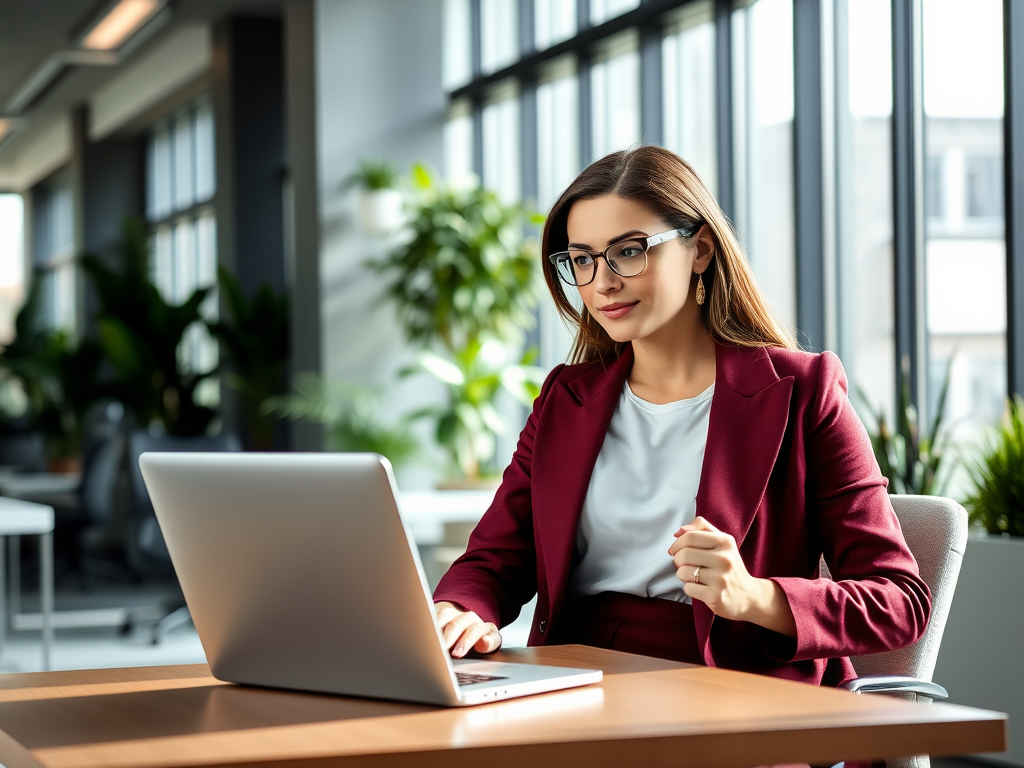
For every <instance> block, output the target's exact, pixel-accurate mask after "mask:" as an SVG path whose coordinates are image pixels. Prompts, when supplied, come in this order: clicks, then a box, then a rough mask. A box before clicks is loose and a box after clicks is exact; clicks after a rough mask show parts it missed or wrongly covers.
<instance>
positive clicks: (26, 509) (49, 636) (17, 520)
mask: <svg viewBox="0 0 1024 768" xmlns="http://www.w3.org/2000/svg"><path fill="white" fill-rule="evenodd" d="M53 520H54V515H53V507H49V506H47V505H45V504H36V503H35V502H31V501H23V500H21V499H8V498H3V497H0V538H2V537H4V536H12V537H14V536H25V535H38V536H39V592H40V603H41V605H40V608H41V612H42V632H43V669H44V670H47V669H49V668H50V652H51V650H52V647H53ZM12 540H13V541H17V540H16V539H12ZM3 555H4V547H3V546H2V543H0V647H2V643H3V640H4V639H5V638H4V635H5V633H6V629H7V605H6V604H5V603H6V596H7V587H6V583H5V579H6V570H7V569H6V567H5V566H6V564H5V563H4V557H3Z"/></svg>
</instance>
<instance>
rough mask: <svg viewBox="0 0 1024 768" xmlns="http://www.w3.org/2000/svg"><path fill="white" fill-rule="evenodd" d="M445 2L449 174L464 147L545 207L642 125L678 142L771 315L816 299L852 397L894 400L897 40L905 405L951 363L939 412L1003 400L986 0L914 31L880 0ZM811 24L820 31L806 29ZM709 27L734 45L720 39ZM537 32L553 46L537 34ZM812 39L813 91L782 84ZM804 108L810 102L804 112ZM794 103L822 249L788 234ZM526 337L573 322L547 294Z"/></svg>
mask: <svg viewBox="0 0 1024 768" xmlns="http://www.w3.org/2000/svg"><path fill="white" fill-rule="evenodd" d="M447 2H448V7H449V9H450V13H451V14H452V16H451V18H450V19H449V20H448V22H447V27H448V28H449V29H454V28H455V27H456V26H459V25H461V26H459V28H460V29H463V30H468V32H467V35H468V39H467V38H463V39H461V40H459V41H458V43H457V45H456V48H457V49H458V50H457V51H455V52H453V53H451V54H450V55H449V54H447V53H446V55H449V58H452V57H454V58H453V59H452V60H456V59H457V60H458V61H461V62H463V64H462V68H461V70H460V71H461V73H462V75H461V77H460V78H454V79H452V78H449V79H447V80H446V82H449V83H451V84H452V85H451V90H452V91H455V90H459V94H458V95H459V98H458V100H455V101H453V102H452V109H451V117H450V121H449V124H448V128H447V133H446V147H447V148H448V152H449V156H448V160H447V165H448V167H449V172H450V173H452V172H453V169H462V171H460V173H464V172H465V169H466V168H469V167H474V169H475V170H476V171H477V173H479V174H481V175H482V177H483V181H484V183H485V184H486V185H488V186H491V187H494V188H496V189H498V190H499V192H500V193H501V194H502V195H503V196H504V197H506V198H507V199H512V198H514V197H517V196H524V195H526V196H529V197H532V196H533V194H534V191H535V192H536V196H537V206H538V207H539V208H541V209H546V208H548V207H550V205H551V203H552V202H553V201H554V200H555V199H556V198H557V196H558V194H559V193H560V192H561V191H562V190H563V189H564V188H565V186H566V185H567V184H568V183H569V182H570V181H571V180H572V178H573V177H574V175H575V174H576V173H578V172H579V171H580V170H581V169H582V167H583V166H585V165H586V164H588V163H589V162H592V161H593V160H594V159H596V158H599V157H601V156H603V155H605V154H607V153H608V152H611V151H615V150H618V149H623V148H627V147H630V146H635V145H637V144H639V143H642V142H644V141H655V140H656V141H657V142H658V143H661V144H663V145H664V146H666V147H668V148H669V149H671V150H673V151H675V152H676V153H678V154H679V155H681V156H682V157H684V158H685V159H687V160H688V161H689V162H690V163H691V165H693V166H694V168H695V169H696V170H697V172H698V173H699V174H700V175H701V176H702V178H703V179H704V180H705V182H706V183H707V185H708V187H709V188H710V189H711V190H712V191H713V192H714V193H715V194H716V195H718V196H719V197H720V199H722V200H723V201H724V202H725V204H726V205H727V206H728V210H727V213H728V214H729V215H730V217H731V218H732V220H733V223H734V226H735V227H736V230H737V232H738V234H739V237H740V240H741V242H742V243H743V245H744V247H745V249H746V251H747V254H748V257H749V259H750V262H751V264H752V266H753V269H754V272H755V274H756V275H757V277H758V280H759V282H760V284H761V285H762V287H763V288H764V290H765V292H766V294H767V296H768V298H769V300H770V301H771V303H772V305H773V306H774V308H775V309H776V311H777V313H778V314H779V316H780V319H781V320H782V321H783V323H785V324H786V325H788V326H789V327H791V328H793V329H794V330H795V331H796V332H797V337H798V339H799V340H802V341H804V342H805V343H806V341H807V336H803V337H801V335H800V332H801V326H800V320H799V318H798V309H797V308H798V299H799V302H800V303H799V306H800V307H802V308H803V309H801V310H800V311H801V312H805V313H806V312H807V311H808V310H807V309H806V307H812V308H813V307H815V306H821V307H823V309H822V310H812V311H815V312H818V313H819V314H823V315H824V316H823V317H819V318H817V322H818V323H819V324H818V325H817V326H814V323H813V322H810V323H809V325H808V327H809V328H810V327H817V328H824V330H825V334H826V339H827V343H828V344H829V345H830V346H832V347H834V348H835V349H836V350H837V351H838V352H839V353H840V355H841V357H842V359H843V361H844V364H845V366H846V368H847V372H848V376H849V380H850V385H851V397H852V399H853V401H854V403H855V404H856V405H857V407H858V408H864V407H867V406H870V407H871V409H872V410H873V411H876V412H877V410H879V409H882V410H883V411H885V412H887V413H889V414H890V415H891V414H892V409H893V407H894V405H895V400H896V391H897V386H898V379H899V375H898V370H899V368H900V367H901V366H900V362H899V361H898V360H897V359H896V358H897V333H896V327H897V317H898V315H897V306H896V300H895V295H896V291H897V288H898V287H899V286H897V281H896V277H895V273H896V267H897V264H904V263H906V262H905V260H903V259H904V257H902V256H898V253H897V250H898V249H897V241H896V239H895V236H894V235H895V232H896V227H895V224H894V222H895V220H896V218H895V217H896V215H897V214H896V211H895V201H894V198H893V185H894V183H895V179H896V165H895V164H894V162H893V157H894V154H899V153H901V152H902V153H905V152H907V151H909V150H908V149H907V148H906V147H905V146H904V145H903V144H902V143H901V144H900V145H899V146H894V144H893V131H894V128H895V126H894V121H893V115H894V101H893V99H894V95H893V94H894V85H893V82H894V81H893V78H894V70H893V64H892V62H893V60H894V56H897V49H899V48H900V47H901V46H903V48H904V49H906V46H907V45H910V47H911V49H912V50H911V53H910V56H911V58H913V59H914V60H915V61H917V62H918V63H919V65H920V68H921V72H922V83H923V105H924V113H923V114H922V115H920V120H921V121H922V130H920V131H919V133H917V134H914V135H915V136H916V138H915V139H913V141H914V142H916V144H915V145H914V150H915V151H919V152H920V156H921V158H922V161H923V168H922V171H923V185H922V184H918V185H917V186H915V187H914V188H915V190H916V191H915V193H914V194H916V195H918V196H919V199H917V200H915V203H916V207H913V206H912V208H913V210H915V211H918V212H919V213H918V214H916V215H920V216H921V217H923V224H924V230H925V240H924V244H923V245H924V251H923V253H922V254H920V255H919V256H918V257H917V258H918V259H919V260H920V265H919V268H918V270H917V271H916V272H915V271H914V270H911V272H912V274H911V276H910V277H909V278H908V279H909V280H910V283H911V284H910V286H909V290H910V295H912V296H916V297H917V298H916V300H917V301H918V302H919V304H920V307H921V309H920V311H919V312H918V313H917V314H915V313H914V312H905V311H904V314H906V315H907V317H908V318H909V320H907V319H904V320H901V322H904V321H905V322H909V323H910V324H911V325H912V326H913V327H912V329H911V333H910V337H911V338H914V339H918V340H919V341H918V342H917V344H918V347H919V349H920V347H921V345H923V352H922V353H921V354H920V355H918V356H916V357H914V361H913V363H912V364H917V361H921V362H922V363H923V365H924V366H925V367H924V370H923V371H921V374H922V376H923V379H924V380H925V382H926V386H925V388H924V389H925V390H926V393H925V392H922V395H923V396H925V399H924V400H923V401H922V402H920V403H919V406H920V408H921V410H922V412H923V413H924V414H925V415H926V416H927V415H928V413H929V411H930V410H934V406H935V404H936V402H937V399H938V393H939V391H940V390H941V387H942V382H943V377H944V376H945V371H946V369H947V367H949V368H950V370H951V374H950V376H951V378H950V385H949V393H950V394H949V400H948V411H947V413H946V418H947V419H950V420H952V422H953V423H956V424H957V425H958V428H966V427H962V425H964V424H968V423H974V424H982V423H991V422H992V421H993V420H995V419H996V418H997V417H998V415H999V414H1000V413H1001V412H1002V409H1003V407H1004V404H1005V397H1006V378H1007V313H1006V298H1005V297H1006V266H1005V262H1006V250H1005V240H1004V221H1003V167H1004V155H1003V148H1002V130H1003V127H1002V115H1003V104H1002V99H1003V79H1002V78H1003V75H1002V72H1003V66H1004V61H1003V51H1002V35H1003V20H1002V5H1001V3H1000V2H999V0H980V2H978V3H977V4H976V5H972V12H971V14H969V15H965V14H964V13H963V12H962V4H960V3H958V2H957V0H928V1H927V2H924V3H922V4H921V8H922V15H921V17H920V19H919V21H920V23H921V25H922V26H921V29H920V30H918V31H919V32H920V35H918V36H916V37H915V40H919V41H920V42H914V43H912V44H911V43H904V42H903V41H904V40H905V39H909V38H907V37H899V36H897V35H894V32H893V26H894V21H893V19H892V4H891V3H890V2H889V1H888V0H835V2H833V3H830V4H823V5H821V6H820V7H819V8H818V9H817V10H816V12H817V11H818V10H820V12H821V13H822V18H821V19H820V20H817V17H816V16H815V17H814V18H815V19H816V23H815V24H812V25H808V24H806V23H805V22H806V20H807V17H803V16H801V14H806V13H807V12H808V8H807V6H804V5H800V4H795V3H794V0H737V2H734V3H733V4H732V6H731V11H729V12H728V13H723V12H722V11H723V9H722V8H721V6H720V5H719V4H718V3H715V2H713V0H680V2H678V3H677V4H669V6H670V7H666V6H665V5H659V8H658V9H655V8H653V5H652V4H647V3H643V2H639V1H638V0H590V1H589V2H586V3H582V2H580V1H579V0H533V2H527V3H523V4H521V3H507V4H504V5H502V4H497V3H494V2H489V1H488V0H479V14H478V17H479V18H478V19H476V21H474V16H473V11H472V9H473V3H474V2H477V0H447ZM499 5H500V6H501V7H499ZM624 14H628V16H627V19H628V21H627V20H624V19H623V18H622V17H623V15H624ZM801 19H803V23H802V22H801ZM474 23H478V24H479V26H478V27H477V28H475V29H474V28H473V27H474ZM531 23H532V30H533V39H532V40H529V29H530V27H529V26H528V25H530V24H531ZM900 23H902V22H900ZM524 25H527V26H524ZM808 30H810V31H808ZM808 35H810V37H808ZM809 39H810V40H811V41H812V42H813V45H814V46H815V47H814V48H808V47H806V46H807V43H808V40H809ZM723 42H724V43H727V45H728V48H727V49H723V50H727V51H728V56H723V55H721V54H722V53H723V51H720V50H719V49H718V46H719V45H720V44H722V43H723ZM553 46H557V50H556V51H552V52H551V53H550V54H547V53H546V52H547V51H548V50H549V49H551V48H552V47H553ZM819 47H820V57H819V61H820V63H821V66H820V77H821V93H818V94H812V95H813V98H807V96H808V94H803V98H802V100H798V99H797V93H796V89H797V87H798V86H797V80H796V78H795V73H794V61H795V54H796V52H797V50H800V51H808V50H818V49H819ZM474 49H476V50H479V51H480V55H481V59H482V60H481V62H480V63H481V71H480V72H478V73H477V74H476V75H474V74H473V73H472V71H471V70H472V67H471V65H470V63H469V62H470V58H471V52H472V51H473V50H474ZM950 51H956V55H950ZM507 67H511V68H512V71H511V76H510V77H508V78H507V79H506V80H505V81H504V82H503V83H501V84H499V85H498V86H495V84H494V83H493V82H491V81H490V80H488V79H487V74H488V73H489V72H493V71H496V70H497V69H504V68H507ZM719 67H724V68H725V70H726V71H719ZM801 82H803V80H802V79H801ZM808 82H812V81H811V80H808ZM900 82H902V81H900ZM455 83H457V85H455ZM800 87H801V88H804V87H806V86H803V85H801V86H800ZM899 92H900V93H902V92H903V91H899ZM900 98H904V97H900ZM808 104H810V105H811V106H807V105H808ZM801 105H804V106H801ZM901 106H902V103H901ZM817 109H820V110H821V112H820V114H812V112H811V111H812V110H817ZM798 112H799V116H800V118H801V122H800V124H801V126H804V127H806V126H808V125H811V126H814V125H815V124H817V125H820V130H821V135H820V139H821V146H822V154H821V156H820V157H819V158H814V157H813V156H812V157H811V159H810V161H809V162H810V163H811V164H812V166H813V168H812V173H818V174H820V182H821V189H822V190H823V196H822V208H823V210H824V214H823V218H822V220H821V221H820V222H815V226H817V227H818V228H819V230H820V232H821V234H820V235H819V236H820V237H821V238H822V240H823V241H824V242H823V247H822V248H821V249H820V250H821V253H805V252H804V251H801V253H800V254H798V253H797V247H796V244H797V242H798V241H799V242H801V243H805V242H811V243H813V242H815V241H814V240H813V239H810V240H809V239H808V238H807V232H808V231H809V229H808V226H807V222H806V221H798V220H797V215H796V200H797V195H796V192H797V187H796V185H797V182H798V179H797V175H796V168H795V165H796V161H797V157H796V152H795V144H794V142H795V139H796V135H795V130H796V128H795V126H796V124H797V117H798ZM524 120H525V122H524ZM720 120H722V121H725V123H726V124H724V125H720V124H719V121H720ZM534 121H535V122H534ZM476 126H479V128H480V134H481V135H475V133H474V131H475V130H476ZM801 130H804V128H801ZM534 131H535V133H534ZM468 145H472V146H468ZM801 146H803V145H801ZM901 156H902V155H901ZM474 158H477V159H476V160H474ZM804 160H806V158H804ZM477 164H478V165H479V167H476V166H477ZM801 178H805V179H806V177H801ZM900 178H902V176H901V177H900ZM534 182H535V185H534ZM815 218H817V217H815ZM912 223H913V222H912ZM900 231H903V230H900ZM798 233H799V234H800V237H799V238H798ZM899 242H900V245H899V248H900V249H903V248H904V245H902V243H903V242H904V240H900V241H899ZM805 250H806V249H805ZM899 253H901V254H902V253H903V250H899ZM808 264H810V265H811V266H812V267H813V269H811V270H809V271H808V270H807V266H808ZM798 274H799V275H802V276H803V277H801V281H802V282H801V283H800V287H799V290H800V291H807V292H809V293H808V294H803V293H801V294H799V295H798V283H797V275H798ZM808 274H811V275H815V274H821V275H823V277H822V278H821V285H816V284H815V283H814V282H813V280H812V281H811V282H808V278H807V277H806V275H808ZM813 279H817V278H813ZM965 284H966V285H971V286H984V290H985V295H986V300H985V301H983V302H977V301H971V300H968V298H967V297H966V295H965V292H964V290H963V287H962V286H964V285H965ZM901 285H902V283H901ZM901 290H902V289H901ZM814 294H817V295H814ZM819 299H820V301H818V300H819ZM899 317H903V315H899ZM807 322H809V321H807ZM900 327H901V328H902V327H903V326H902V325H900ZM808 332H810V331H808ZM899 338H900V339H901V340H902V339H904V338H905V336H904V335H900V337H899ZM540 341H541V346H542V349H541V359H542V362H543V363H544V364H545V365H553V364H554V363H556V362H559V361H560V360H561V359H563V358H564V355H565V352H566V351H567V349H568V342H567V335H566V333H565V332H564V329H562V328H561V324H560V322H559V321H558V319H557V317H555V315H554V312H552V311H548V309H547V308H545V307H542V309H541V329H540ZM814 343H815V344H820V343H821V342H820V341H817V340H815V342H814ZM1014 343H1015V344H1016V345H1017V346H1018V347H1019V345H1020V343H1021V342H1020V341H1017V342H1014ZM900 344H904V345H905V344H906V342H905V341H900Z"/></svg>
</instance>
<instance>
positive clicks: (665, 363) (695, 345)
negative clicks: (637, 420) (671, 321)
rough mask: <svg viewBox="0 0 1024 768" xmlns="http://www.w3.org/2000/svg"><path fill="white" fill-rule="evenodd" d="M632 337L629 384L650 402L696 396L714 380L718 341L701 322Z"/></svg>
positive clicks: (662, 401) (672, 400)
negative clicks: (631, 367)
mask: <svg viewBox="0 0 1024 768" xmlns="http://www.w3.org/2000/svg"><path fill="white" fill-rule="evenodd" d="M662 331H666V333H657V334H654V335H653V336H649V337H647V338H644V339H638V340H636V341H633V342H632V344H633V369H632V371H630V374H629V386H630V389H632V390H633V393H634V394H635V395H636V396H637V397H640V398H642V399H644V400H646V401H647V402H649V403H671V402H675V401H676V400H685V399H687V398H690V397H696V396H697V395H699V394H700V393H701V392H703V391H704V390H706V389H707V388H708V387H710V386H711V385H712V384H714V383H715V341H714V339H712V338H711V335H710V334H709V333H708V332H707V330H706V329H705V328H704V324H703V323H702V322H699V321H698V322H697V323H686V325H685V327H683V328H678V327H677V328H663V329H662Z"/></svg>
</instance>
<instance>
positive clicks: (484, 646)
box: [473, 623, 502, 653]
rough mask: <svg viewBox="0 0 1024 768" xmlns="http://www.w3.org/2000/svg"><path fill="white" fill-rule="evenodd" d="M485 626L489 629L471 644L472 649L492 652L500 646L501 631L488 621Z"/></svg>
mask: <svg viewBox="0 0 1024 768" xmlns="http://www.w3.org/2000/svg"><path fill="white" fill-rule="evenodd" d="M487 626H488V627H489V628H490V631H489V632H488V633H487V634H486V635H484V636H483V637H481V638H480V639H479V640H477V642H476V645H475V646H473V647H474V649H475V650H477V651H479V652H480V653H493V652H494V651H496V650H498V649H499V648H501V642H502V637H501V632H499V631H498V628H497V627H496V626H494V625H493V624H491V623H488V624H487Z"/></svg>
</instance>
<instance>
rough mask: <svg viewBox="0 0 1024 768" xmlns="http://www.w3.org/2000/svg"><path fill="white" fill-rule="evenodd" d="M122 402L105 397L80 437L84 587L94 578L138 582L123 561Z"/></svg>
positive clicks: (80, 555)
mask: <svg viewBox="0 0 1024 768" xmlns="http://www.w3.org/2000/svg"><path fill="white" fill-rule="evenodd" d="M123 423H124V406H122V405H121V403H118V402H116V401H107V402H104V403H100V404H98V405H97V406H96V407H94V408H92V409H90V412H89V413H88V414H87V417H86V427H85V430H84V435H83V440H82V484H81V485H80V486H79V488H78V504H79V507H80V510H81V513H82V517H83V518H84V521H85V527H84V528H83V529H82V530H81V531H80V533H79V535H78V558H79V565H80V567H81V570H82V578H83V588H84V589H86V590H87V591H88V590H89V589H90V588H91V587H92V583H93V578H94V577H97V576H100V577H107V578H116V579H119V580H125V581H138V576H137V575H136V574H135V573H134V572H133V571H132V570H131V569H130V568H129V567H128V565H127V563H126V562H125V560H124V525H123V520H121V519H120V515H118V505H117V498H116V497H117V494H116V489H117V487H118V478H119V477H120V475H121V469H122V464H123V461H124V447H125V436H124V433H123Z"/></svg>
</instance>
